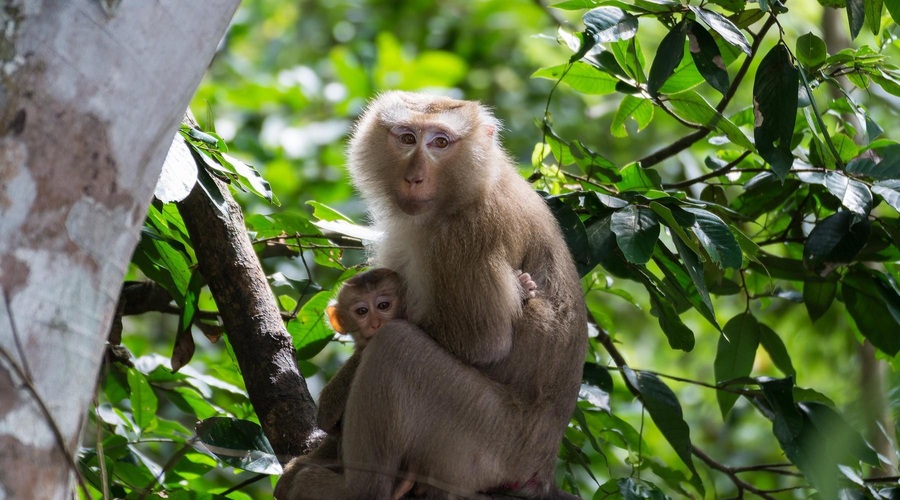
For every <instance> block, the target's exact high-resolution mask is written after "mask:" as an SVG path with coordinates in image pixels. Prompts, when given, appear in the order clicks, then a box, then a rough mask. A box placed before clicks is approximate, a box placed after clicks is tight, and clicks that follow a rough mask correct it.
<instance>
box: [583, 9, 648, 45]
mask: <svg viewBox="0 0 900 500" xmlns="http://www.w3.org/2000/svg"><path fill="white" fill-rule="evenodd" d="M581 19H582V21H584V27H585V31H586V32H588V33H590V34H591V35H592V36H593V37H594V38H595V39H596V40H597V41H598V42H614V41H616V40H626V39H629V38H632V37H633V36H634V35H635V34H636V33H637V30H638V20H637V18H636V17H634V16H632V15H631V14H629V13H627V12H625V11H624V10H622V9H619V8H617V7H597V8H596V9H592V10H589V11H588V12H586V13H585V14H584V16H582V18H581Z"/></svg>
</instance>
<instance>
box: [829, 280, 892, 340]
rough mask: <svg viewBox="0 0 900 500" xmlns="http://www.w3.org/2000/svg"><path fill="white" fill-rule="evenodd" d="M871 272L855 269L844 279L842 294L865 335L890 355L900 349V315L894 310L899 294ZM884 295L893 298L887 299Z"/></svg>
mask: <svg viewBox="0 0 900 500" xmlns="http://www.w3.org/2000/svg"><path fill="white" fill-rule="evenodd" d="M886 288H887V287H886V286H885V284H884V283H883V282H882V281H881V280H879V279H878V278H876V277H875V276H873V275H872V274H871V273H869V272H866V271H863V270H859V269H853V270H851V271H850V272H849V273H847V275H846V276H844V279H843V280H841V296H842V298H843V300H844V304H846V306H847V311H848V312H849V313H850V317H851V318H853V321H854V322H855V323H856V327H857V328H858V329H859V331H860V333H862V335H863V337H865V338H867V339H868V340H869V342H871V343H872V345H874V346H875V347H877V348H878V349H879V350H880V351H882V352H884V353H886V354H887V355H888V356H892V357H893V356H896V355H897V353H898V352H900V318H896V317H895V316H894V315H893V314H891V309H896V308H897V307H889V305H890V306H896V304H897V303H900V298H898V297H897V293H896V292H895V291H889V290H890V289H886ZM885 296H887V297H888V298H890V300H891V302H886V301H885Z"/></svg>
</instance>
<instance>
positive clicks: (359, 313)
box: [354, 307, 369, 316]
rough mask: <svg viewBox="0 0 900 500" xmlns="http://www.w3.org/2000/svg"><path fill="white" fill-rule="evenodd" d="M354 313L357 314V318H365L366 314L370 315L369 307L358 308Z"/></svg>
mask: <svg viewBox="0 0 900 500" xmlns="http://www.w3.org/2000/svg"><path fill="white" fill-rule="evenodd" d="M354 312H355V313H356V315H357V316H365V315H366V314H369V308H368V307H357V308H356V311H354Z"/></svg>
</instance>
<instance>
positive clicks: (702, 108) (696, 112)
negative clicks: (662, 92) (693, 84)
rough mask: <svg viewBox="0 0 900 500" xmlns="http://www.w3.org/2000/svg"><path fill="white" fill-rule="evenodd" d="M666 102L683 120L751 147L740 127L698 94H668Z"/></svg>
mask: <svg viewBox="0 0 900 500" xmlns="http://www.w3.org/2000/svg"><path fill="white" fill-rule="evenodd" d="M668 102H669V104H671V105H672V108H673V110H674V111H675V114H676V115H678V116H679V117H680V118H682V119H683V120H685V121H688V122H692V123H696V124H698V125H703V126H705V127H709V128H714V129H716V130H719V131H720V132H722V133H724V134H725V136H727V137H728V139H729V140H730V141H731V142H733V143H734V144H736V145H738V146H740V147H742V148H745V149H750V150H752V149H753V143H751V142H750V139H747V136H745V135H744V133H743V132H741V129H739V128H738V127H737V125H735V124H733V123H731V121H729V120H728V118H725V116H724V115H722V113H719V112H718V111H716V110H715V108H713V107H712V106H710V105H709V103H708V102H706V100H705V99H703V97H701V96H700V94H698V93H696V92H693V91H691V92H682V93H679V94H675V95H670V96H669V98H668Z"/></svg>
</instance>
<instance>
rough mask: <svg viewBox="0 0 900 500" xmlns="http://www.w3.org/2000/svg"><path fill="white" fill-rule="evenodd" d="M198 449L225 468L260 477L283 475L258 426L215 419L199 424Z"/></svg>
mask: <svg viewBox="0 0 900 500" xmlns="http://www.w3.org/2000/svg"><path fill="white" fill-rule="evenodd" d="M196 430H197V437H198V438H200V443H201V444H199V445H198V448H200V449H201V450H203V451H207V452H211V453H213V454H214V455H215V456H216V457H217V458H218V459H219V460H221V461H223V462H225V463H226V464H228V465H230V466H232V467H236V468H239V469H243V470H246V471H250V472H256V473H258V474H270V475H277V474H281V471H282V469H281V465H280V464H279V462H278V457H276V456H275V452H274V451H273V450H272V445H270V444H269V440H268V439H266V436H265V434H263V431H262V428H261V427H260V426H259V424H256V423H254V422H250V421H249V420H239V419H236V418H226V417H212V418H208V419H206V420H203V421H202V422H198V423H197V429H196Z"/></svg>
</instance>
